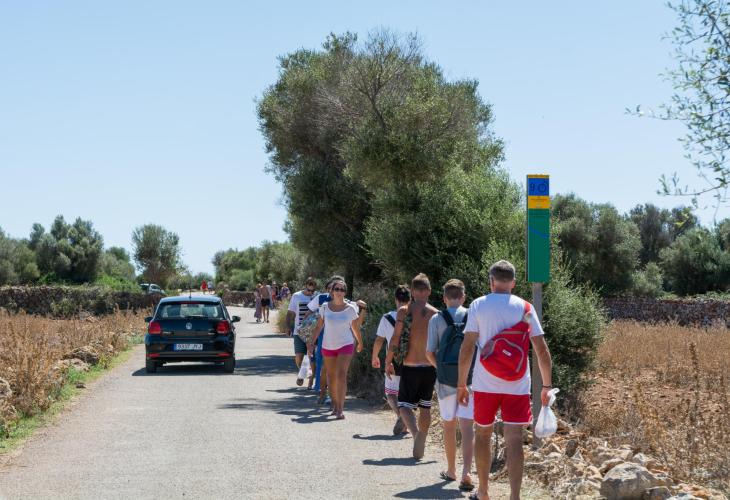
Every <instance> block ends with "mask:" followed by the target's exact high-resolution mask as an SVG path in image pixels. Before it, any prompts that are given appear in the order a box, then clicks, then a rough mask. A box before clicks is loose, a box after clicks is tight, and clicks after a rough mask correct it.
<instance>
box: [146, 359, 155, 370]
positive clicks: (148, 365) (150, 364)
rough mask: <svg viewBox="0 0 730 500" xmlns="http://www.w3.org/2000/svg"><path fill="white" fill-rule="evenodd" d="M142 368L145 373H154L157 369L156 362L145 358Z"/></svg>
mask: <svg viewBox="0 0 730 500" xmlns="http://www.w3.org/2000/svg"><path fill="white" fill-rule="evenodd" d="M144 368H145V370H146V371H147V373H155V372H156V371H157V363H156V362H155V361H151V360H147V361H146V362H145V365H144Z"/></svg>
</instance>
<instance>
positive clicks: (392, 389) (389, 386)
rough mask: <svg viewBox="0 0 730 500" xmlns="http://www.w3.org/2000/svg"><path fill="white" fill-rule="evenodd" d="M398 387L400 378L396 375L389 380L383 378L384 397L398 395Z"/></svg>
mask: <svg viewBox="0 0 730 500" xmlns="http://www.w3.org/2000/svg"><path fill="white" fill-rule="evenodd" d="M399 387H400V377H399V376H398V375H393V376H391V378H388V376H387V375H386V376H385V395H386V396H387V395H389V394H392V395H394V396H397V395H398V388H399Z"/></svg>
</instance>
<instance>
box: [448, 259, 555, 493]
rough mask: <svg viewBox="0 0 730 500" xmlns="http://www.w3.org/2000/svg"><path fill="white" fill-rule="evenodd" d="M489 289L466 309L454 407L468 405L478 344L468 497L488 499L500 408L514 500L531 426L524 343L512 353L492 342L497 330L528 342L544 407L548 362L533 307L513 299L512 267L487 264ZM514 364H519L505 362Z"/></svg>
mask: <svg viewBox="0 0 730 500" xmlns="http://www.w3.org/2000/svg"><path fill="white" fill-rule="evenodd" d="M489 285H490V288H491V291H492V293H490V294H488V295H485V296H482V297H479V298H478V299H476V300H475V301H474V302H472V303H471V306H470V307H469V316H468V319H467V323H466V327H465V329H464V342H463V344H462V345H461V351H460V354H459V382H458V386H457V394H458V399H459V403H460V404H462V405H464V406H466V405H467V404H468V402H469V390H468V388H467V387H466V381H467V378H468V374H469V368H470V367H471V362H472V359H473V357H474V348H475V346H478V349H479V350H478V357H477V362H476V363H475V365H474V377H473V382H472V389H473V391H474V422H475V423H476V428H477V432H476V447H475V456H476V463H477V474H478V475H479V490H478V491H477V493H475V494H474V495H473V496H472V497H471V498H475V499H477V500H479V499H484V498H489V492H488V486H489V471H490V469H491V466H492V454H491V438H492V429H493V424H494V421H495V416H496V414H497V411H498V410H501V416H502V422H503V423H504V424H505V425H504V439H505V446H506V451H505V456H506V460H507V472H508V473H509V482H510V490H511V497H512V498H519V492H520V489H521V486H522V472H523V466H524V454H523V451H522V428H523V427H525V426H527V425H530V424H531V423H532V410H531V408H530V385H531V380H530V366H529V358H528V356H529V345H522V347H521V348H520V349H519V350H516V351H515V350H512V348H510V347H507V345H506V344H504V343H497V342H496V341H497V339H495V337H497V336H498V335H500V336H501V335H505V334H501V333H500V332H505V331H509V334H508V335H511V337H510V341H511V345H519V342H520V340H518V339H524V340H525V341H526V343H527V344H529V343H531V344H532V348H533V349H534V350H535V354H536V355H537V359H538V365H539V367H540V375H541V377H542V383H543V386H542V394H541V400H542V404H543V405H546V404H547V403H548V400H549V397H548V391H549V390H550V389H551V388H552V385H551V384H552V360H551V358H550V351H549V350H548V347H547V344H546V343H545V337H544V332H543V330H542V326H540V322H539V320H538V318H537V315H536V314H534V311H532V309H533V308H532V305H531V304H529V303H528V302H527V301H525V300H523V299H521V298H519V297H517V296H516V295H512V290H513V289H514V287H515V267H514V266H513V265H512V264H511V263H509V262H507V261H506V260H500V261H499V262H497V263H495V264H494V265H492V267H491V268H489ZM520 332H522V336H520ZM527 338H529V340H527ZM493 339H494V340H493ZM483 354H484V355H485V356H487V357H486V359H482V355H483ZM517 358H520V359H519V360H518V359H517ZM516 360H517V361H521V362H519V363H517V364H510V363H511V361H516ZM485 363H486V366H485Z"/></svg>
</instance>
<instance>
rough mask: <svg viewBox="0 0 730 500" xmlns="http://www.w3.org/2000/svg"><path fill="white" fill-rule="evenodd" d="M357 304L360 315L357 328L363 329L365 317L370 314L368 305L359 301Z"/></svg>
mask: <svg viewBox="0 0 730 500" xmlns="http://www.w3.org/2000/svg"><path fill="white" fill-rule="evenodd" d="M355 304H356V305H357V307H358V313H359V314H360V315H359V316H358V318H357V326H358V327H362V324H363V323H364V322H365V316H366V315H367V312H368V304H367V302H365V301H364V300H358V301H357V302H355Z"/></svg>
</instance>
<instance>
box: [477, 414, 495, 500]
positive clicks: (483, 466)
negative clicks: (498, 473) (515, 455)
mask: <svg viewBox="0 0 730 500" xmlns="http://www.w3.org/2000/svg"><path fill="white" fill-rule="evenodd" d="M474 452H475V454H476V462H477V475H478V476H479V490H478V495H479V500H484V499H489V471H490V470H491V468H492V426H489V427H481V426H477V428H476V443H475V448H474Z"/></svg>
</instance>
